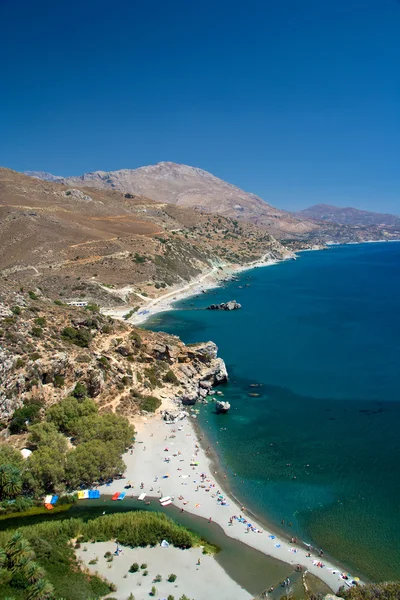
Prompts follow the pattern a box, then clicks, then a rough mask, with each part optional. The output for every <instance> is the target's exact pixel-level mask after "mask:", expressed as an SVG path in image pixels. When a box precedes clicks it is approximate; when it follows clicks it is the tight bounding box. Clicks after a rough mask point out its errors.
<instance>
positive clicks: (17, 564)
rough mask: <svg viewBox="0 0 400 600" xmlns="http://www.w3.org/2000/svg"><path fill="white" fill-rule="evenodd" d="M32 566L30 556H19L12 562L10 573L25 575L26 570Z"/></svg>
mask: <svg viewBox="0 0 400 600" xmlns="http://www.w3.org/2000/svg"><path fill="white" fill-rule="evenodd" d="M31 564H32V558H31V557H30V556H21V558H17V559H16V560H15V561H12V564H11V568H10V571H11V573H23V574H25V571H26V569H28V568H29V566H30V565H31Z"/></svg>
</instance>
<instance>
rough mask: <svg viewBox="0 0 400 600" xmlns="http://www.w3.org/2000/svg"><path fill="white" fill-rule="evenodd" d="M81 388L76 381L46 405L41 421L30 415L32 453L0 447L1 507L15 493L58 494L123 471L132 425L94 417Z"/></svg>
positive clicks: (95, 411) (109, 416) (110, 417)
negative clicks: (24, 454)
mask: <svg viewBox="0 0 400 600" xmlns="http://www.w3.org/2000/svg"><path fill="white" fill-rule="evenodd" d="M85 392H86V390H85V388H84V386H82V385H79V384H78V385H77V386H76V387H75V390H74V396H69V397H67V398H65V399H64V400H62V401H61V402H60V403H59V404H55V405H54V406H52V407H50V408H49V409H48V410H47V411H46V413H45V416H44V419H43V420H42V421H38V419H39V417H38V416H37V413H36V412H35V413H34V416H35V418H34V419H33V424H32V425H30V426H29V427H28V431H29V437H28V446H29V447H30V448H31V449H32V450H33V452H32V454H31V456H30V457H29V458H28V459H27V460H25V461H24V460H23V459H22V457H21V455H20V453H19V452H17V451H16V450H13V449H12V448H11V447H8V446H4V447H2V448H1V449H0V465H1V466H0V501H2V506H3V508H5V507H6V506H5V504H4V503H7V502H9V501H14V499H15V498H18V497H19V496H20V495H21V492H24V494H25V495H28V496H33V497H39V496H41V495H43V494H45V493H53V492H56V493H60V492H63V491H65V490H66V489H76V488H77V487H79V486H80V485H85V486H88V485H90V484H92V483H93V482H95V481H100V480H106V479H110V478H113V477H115V476H116V475H117V474H119V473H122V472H123V471H124V468H125V466H124V463H123V461H122V458H121V455H122V453H123V452H124V451H125V450H126V448H128V447H129V446H130V445H131V443H132V439H133V435H134V429H133V427H132V426H131V425H130V424H129V422H128V420H127V419H125V418H124V417H121V416H119V415H116V414H114V413H107V414H104V415H100V414H99V412H98V408H97V405H96V403H95V402H94V401H93V400H91V399H89V398H87V397H86V395H85ZM24 409H25V407H24ZM24 409H21V410H24ZM29 409H30V407H29ZM19 418H20V417H19V416H18V419H19ZM68 438H70V442H71V443H72V444H69V443H68ZM71 446H72V447H71ZM18 502H19V503H20V502H21V499H19V500H18ZM24 508H25V507H24Z"/></svg>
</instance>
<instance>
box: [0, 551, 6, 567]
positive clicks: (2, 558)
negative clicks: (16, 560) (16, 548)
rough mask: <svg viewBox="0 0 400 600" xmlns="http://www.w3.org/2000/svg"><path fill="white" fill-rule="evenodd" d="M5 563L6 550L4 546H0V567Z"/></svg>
mask: <svg viewBox="0 0 400 600" xmlns="http://www.w3.org/2000/svg"><path fill="white" fill-rule="evenodd" d="M6 563H7V552H6V551H5V550H4V548H0V569H2V568H3V567H4V565H5V564H6Z"/></svg>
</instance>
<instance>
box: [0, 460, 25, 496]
mask: <svg viewBox="0 0 400 600" xmlns="http://www.w3.org/2000/svg"><path fill="white" fill-rule="evenodd" d="M21 489H22V481H21V474H20V472H19V469H17V467H14V466H13V465H8V464H5V465H1V466H0V498H10V497H13V496H17V495H18V494H19V493H21Z"/></svg>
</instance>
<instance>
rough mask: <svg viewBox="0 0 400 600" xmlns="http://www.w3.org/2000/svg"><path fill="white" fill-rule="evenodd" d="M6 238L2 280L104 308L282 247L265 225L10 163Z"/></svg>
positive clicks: (0, 175) (276, 253) (2, 219)
mask: <svg viewBox="0 0 400 600" xmlns="http://www.w3.org/2000/svg"><path fill="white" fill-rule="evenodd" d="M0 236H1V249H2V252H1V256H0V269H1V271H0V272H1V275H2V276H3V277H6V278H7V279H8V280H9V281H13V282H15V283H16V284H18V285H25V286H29V287H31V288H37V287H39V288H40V289H41V290H42V291H43V293H44V294H45V295H46V296H48V297H50V298H53V299H56V298H58V299H61V300H63V301H71V300H72V301H74V300H75V301H76V300H85V301H89V302H93V301H94V302H98V303H99V304H100V305H102V306H111V305H118V304H121V303H124V302H127V303H129V304H130V305H134V304H135V303H139V302H140V301H141V300H140V297H143V296H150V297H154V296H157V295H158V294H160V293H161V292H162V290H163V289H164V288H167V287H169V286H172V285H174V284H178V283H181V282H188V281H189V280H191V279H192V278H193V277H195V276H196V275H199V274H200V273H203V272H205V271H207V270H210V269H211V268H214V267H218V266H220V265H225V264H244V263H246V262H250V261H253V260H256V259H258V258H260V257H261V256H263V255H265V254H268V253H269V254H270V255H271V257H276V258H280V257H281V256H282V255H283V254H284V252H285V249H284V247H283V246H282V245H281V244H280V243H279V242H277V241H276V240H275V239H274V238H273V237H271V236H270V235H269V234H268V233H267V232H266V231H265V229H259V228H257V227H256V226H254V225H252V224H249V223H245V222H238V221H237V220H233V219H230V218H229V217H223V216H218V215H211V214H208V213H204V212H202V211H199V210H193V209H188V208H181V207H179V206H174V205H170V204H167V203H161V202H154V201H152V200H149V199H147V198H145V197H143V196H139V195H133V194H130V193H126V194H124V193H122V192H121V191H117V190H108V189H95V188H83V187H80V188H77V187H71V186H67V185H63V184H59V183H54V182H50V181H43V180H40V179H35V178H32V177H28V176H26V175H22V174H20V173H16V172H14V171H11V170H8V169H0ZM136 293H137V294H139V295H136Z"/></svg>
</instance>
